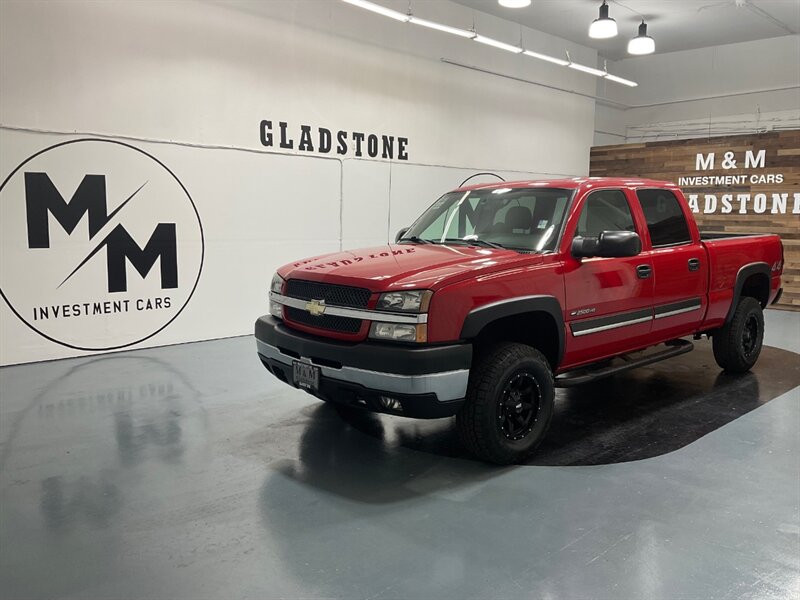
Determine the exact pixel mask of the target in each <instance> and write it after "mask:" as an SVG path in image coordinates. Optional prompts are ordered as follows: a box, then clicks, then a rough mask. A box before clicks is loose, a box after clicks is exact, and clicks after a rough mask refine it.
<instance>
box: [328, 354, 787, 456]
mask: <svg viewBox="0 0 800 600" xmlns="http://www.w3.org/2000/svg"><path fill="white" fill-rule="evenodd" d="M695 344H696V349H695V351H694V352H692V353H689V354H685V355H682V356H679V357H676V358H673V359H670V360H667V361H664V362H661V363H656V364H654V365H651V366H649V367H643V368H640V369H636V370H633V371H629V372H627V373H623V374H620V375H617V376H615V377H611V378H608V379H604V380H599V381H597V382H595V383H592V384H590V385H584V386H577V387H575V388H570V389H559V390H557V392H556V412H555V414H554V416H553V422H552V425H551V427H550V431H549V433H548V434H547V438H546V439H545V440H544V442H543V443H542V445H541V446H540V447H539V449H538V451H537V452H536V453H535V454H534V455H533V456H532V457H531V458H530V459H529V460H528V461H527V463H526V464H530V465H553V466H564V465H597V464H609V463H619V462H627V461H631V460H640V459H643V458H651V457H654V456H659V455H662V454H666V453H667V452H672V451H674V450H677V449H679V448H682V447H683V446H686V445H687V444H690V443H691V442H693V441H695V440H697V439H699V438H700V437H702V436H704V435H706V434H707V433H710V432H712V431H714V430H715V429H718V428H720V427H722V426H723V425H725V424H726V423H729V422H730V421H732V420H734V419H736V418H737V417H739V416H741V415H743V414H745V413H747V412H749V411H751V410H753V409H754V408H757V407H758V406H760V405H762V404H764V403H766V402H769V401H770V400H772V399H773V398H776V397H777V396H779V395H781V394H783V393H785V392H787V391H789V390H790V389H792V388H794V387H795V386H797V385H800V361H798V360H797V356H796V355H795V354H793V353H791V352H788V351H786V350H779V349H777V348H770V347H764V349H763V351H762V354H761V357H760V359H759V362H758V364H757V365H756V366H755V368H754V369H753V371H752V372H750V373H745V374H743V375H727V374H725V373H723V372H722V371H720V369H719V367H717V365H716V364H715V363H714V358H713V355H712V351H711V344H710V342H708V341H701V342H695ZM340 412H342V418H343V419H344V420H345V421H346V422H347V423H349V424H350V425H351V426H352V427H353V428H355V429H358V430H360V431H361V432H362V433H366V434H367V435H371V436H373V437H380V438H381V439H382V440H384V441H385V442H386V443H392V444H397V445H400V446H404V447H407V448H411V449H414V450H418V451H422V452H427V453H430V454H437V455H440V456H447V457H451V458H466V459H469V458H470V457H469V456H468V455H466V454H465V453H464V451H463V450H462V449H461V448H460V447H459V445H458V443H457V439H456V435H455V430H454V425H453V422H452V420H450V419H447V420H433V421H422V420H411V419H403V418H402V417H391V416H386V415H381V416H380V417H379V419H380V421H379V423H378V424H376V423H374V422H373V421H371V420H369V419H365V418H364V417H363V415H359V414H357V413H354V412H352V411H348V410H344V411H340ZM322 435H324V434H322Z"/></svg>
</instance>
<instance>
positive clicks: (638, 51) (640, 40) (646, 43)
mask: <svg viewBox="0 0 800 600" xmlns="http://www.w3.org/2000/svg"><path fill="white" fill-rule="evenodd" d="M655 50H656V42H655V40H654V39H653V38H651V37H650V36H649V35H647V23H645V22H644V19H642V24H641V25H639V35H637V36H636V37H635V38H633V39H632V40H631V41H630V42H628V54H635V55H637V56H641V55H643V54H652V53H653V52H655Z"/></svg>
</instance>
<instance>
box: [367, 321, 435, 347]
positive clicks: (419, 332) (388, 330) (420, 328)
mask: <svg viewBox="0 0 800 600" xmlns="http://www.w3.org/2000/svg"><path fill="white" fill-rule="evenodd" d="M369 337H371V338H372V339H375V340H389V341H392V342H417V343H424V342H427V341H428V325H427V323H418V324H416V325H407V324H405V323H379V322H375V323H373V324H372V325H371V326H370V328H369Z"/></svg>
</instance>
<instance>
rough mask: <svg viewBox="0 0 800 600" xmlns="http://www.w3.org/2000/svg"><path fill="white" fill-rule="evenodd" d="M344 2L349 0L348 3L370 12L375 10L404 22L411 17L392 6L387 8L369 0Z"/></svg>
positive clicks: (343, 0)
mask: <svg viewBox="0 0 800 600" xmlns="http://www.w3.org/2000/svg"><path fill="white" fill-rule="evenodd" d="M342 2H347V3H348V4H352V5H353V6H357V7H359V8H363V9H365V10H368V11H370V12H374V13H377V14H379V15H383V16H384V17H389V18H390V19H394V20H395V21H401V22H403V23H407V22H408V21H409V20H410V19H411V15H406V14H403V13H401V12H397V11H396V10H392V9H391V8H386V7H385V6H381V5H380V4H375V3H373V2H367V1H366V0H342Z"/></svg>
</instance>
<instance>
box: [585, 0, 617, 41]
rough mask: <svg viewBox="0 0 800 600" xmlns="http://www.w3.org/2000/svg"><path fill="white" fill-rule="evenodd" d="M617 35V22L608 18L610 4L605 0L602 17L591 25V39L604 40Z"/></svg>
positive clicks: (601, 8) (601, 9) (601, 6)
mask: <svg viewBox="0 0 800 600" xmlns="http://www.w3.org/2000/svg"><path fill="white" fill-rule="evenodd" d="M616 35H617V22H616V21H615V20H614V19H612V18H611V17H609V16H608V4H606V2H605V0H603V4H602V5H600V16H599V17H597V18H596V19H595V20H594V21H592V24H591V25H589V37H590V38H594V39H596V40H604V39H608V38H612V37H614V36H616Z"/></svg>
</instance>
